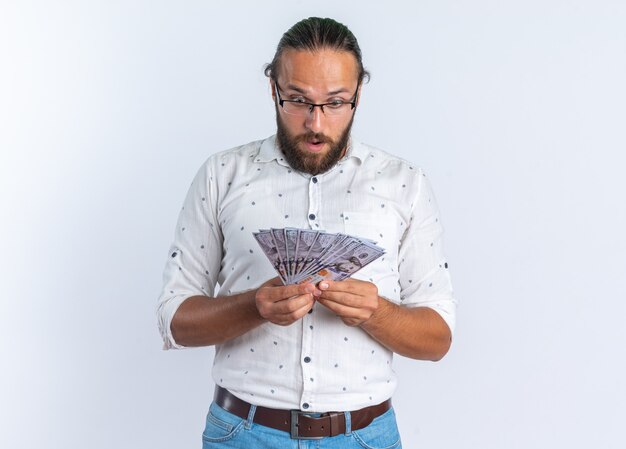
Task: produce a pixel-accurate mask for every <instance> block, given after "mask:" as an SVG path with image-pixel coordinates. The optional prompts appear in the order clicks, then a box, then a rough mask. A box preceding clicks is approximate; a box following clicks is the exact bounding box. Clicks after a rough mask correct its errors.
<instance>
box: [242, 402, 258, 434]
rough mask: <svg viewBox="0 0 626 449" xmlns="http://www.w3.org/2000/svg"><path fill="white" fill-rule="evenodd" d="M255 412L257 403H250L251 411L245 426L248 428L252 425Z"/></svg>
mask: <svg viewBox="0 0 626 449" xmlns="http://www.w3.org/2000/svg"><path fill="white" fill-rule="evenodd" d="M255 413H256V405H254V404H250V411H249V412H248V419H246V425H245V426H244V427H245V429H246V430H250V427H252V423H253V422H254V414H255Z"/></svg>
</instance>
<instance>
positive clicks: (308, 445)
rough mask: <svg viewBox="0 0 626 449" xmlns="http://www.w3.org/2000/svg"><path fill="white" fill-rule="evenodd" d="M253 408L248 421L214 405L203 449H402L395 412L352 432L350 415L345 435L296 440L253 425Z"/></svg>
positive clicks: (211, 408) (209, 417)
mask: <svg viewBox="0 0 626 449" xmlns="http://www.w3.org/2000/svg"><path fill="white" fill-rule="evenodd" d="M255 411H256V407H255V406H252V407H251V409H250V414H249V415H248V419H242V418H240V417H238V416H236V415H233V414H232V413H229V412H227V411H226V410H224V409H223V408H221V407H220V406H218V405H217V404H215V403H213V404H211V407H210V408H209V413H208V414H207V418H206V426H205V429H204V432H203V433H202V443H203V444H202V448H203V449H211V448H220V449H221V448H231V449H257V448H264V449H265V448H268V449H270V448H279V449H400V448H401V447H402V444H401V442H400V434H399V433H398V426H397V424H396V415H395V413H394V411H393V408H391V409H389V410H387V411H386V412H385V413H383V414H382V415H380V416H379V417H377V418H376V419H374V421H372V423H371V424H370V425H369V426H367V427H365V428H363V429H360V430H354V431H351V429H350V414H349V413H347V414H346V433H345V434H343V435H337V436H334V437H325V438H322V439H319V440H295V439H292V438H291V436H290V435H289V433H287V432H283V431H281V430H276V429H272V428H270V427H265V426H262V425H260V424H255V423H254V412H255Z"/></svg>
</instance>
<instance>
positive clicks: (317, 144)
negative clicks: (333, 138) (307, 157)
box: [305, 139, 324, 152]
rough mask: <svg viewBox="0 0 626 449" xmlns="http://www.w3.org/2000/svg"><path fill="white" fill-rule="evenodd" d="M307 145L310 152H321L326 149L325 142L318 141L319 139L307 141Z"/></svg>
mask: <svg viewBox="0 0 626 449" xmlns="http://www.w3.org/2000/svg"><path fill="white" fill-rule="evenodd" d="M305 144H306V146H307V148H308V149H309V151H314V152H318V151H321V150H322V148H323V147H324V141H322V140H317V139H311V140H306V141H305Z"/></svg>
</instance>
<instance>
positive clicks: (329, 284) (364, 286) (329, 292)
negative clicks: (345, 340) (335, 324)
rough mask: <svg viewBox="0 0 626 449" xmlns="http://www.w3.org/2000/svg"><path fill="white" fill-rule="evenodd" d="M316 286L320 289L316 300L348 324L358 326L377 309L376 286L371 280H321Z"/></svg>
mask: <svg viewBox="0 0 626 449" xmlns="http://www.w3.org/2000/svg"><path fill="white" fill-rule="evenodd" d="M317 287H318V288H319V289H320V290H321V291H322V294H321V295H320V296H319V297H318V298H317V302H319V303H320V304H322V305H323V306H325V307H327V308H328V309H330V310H331V311H332V312H334V313H335V314H336V315H337V316H338V317H339V318H341V320H342V321H343V322H344V323H346V324H347V325H348V326H360V325H361V324H363V323H365V322H366V321H367V320H369V319H370V317H371V316H372V315H373V314H374V312H376V310H377V309H378V305H379V298H378V288H377V287H376V285H374V284H372V283H371V282H366V281H359V280H357V279H346V280H344V281H321V282H320V283H319V284H318V285H317Z"/></svg>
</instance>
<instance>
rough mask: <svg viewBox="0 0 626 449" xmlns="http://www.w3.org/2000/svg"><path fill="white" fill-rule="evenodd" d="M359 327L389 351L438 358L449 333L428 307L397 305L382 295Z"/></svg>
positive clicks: (448, 339)
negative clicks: (373, 309)
mask: <svg viewBox="0 0 626 449" xmlns="http://www.w3.org/2000/svg"><path fill="white" fill-rule="evenodd" d="M361 328H362V329H363V330H365V331H366V332H367V333H368V334H370V335H371V336H372V337H373V338H374V339H376V340H377V341H378V342H380V343H381V344H382V345H384V346H385V347H387V348H388V349H389V350H391V351H393V352H395V353H397V354H400V355H402V356H405V357H410V358H412V359H419V360H432V361H437V360H440V359H441V358H443V356H444V355H446V353H447V352H448V349H449V348H450V344H451V341H452V336H451V333H450V329H449V328H448V325H447V324H446V323H445V321H444V320H443V318H441V316H440V315H439V314H438V313H437V312H435V311H434V310H433V309H431V308H428V307H415V308H407V307H400V306H398V305H396V304H394V303H392V302H390V301H388V300H386V299H384V298H379V306H378V308H377V309H376V312H374V314H373V315H372V316H371V317H370V319H369V320H367V321H366V322H364V323H363V324H361Z"/></svg>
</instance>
